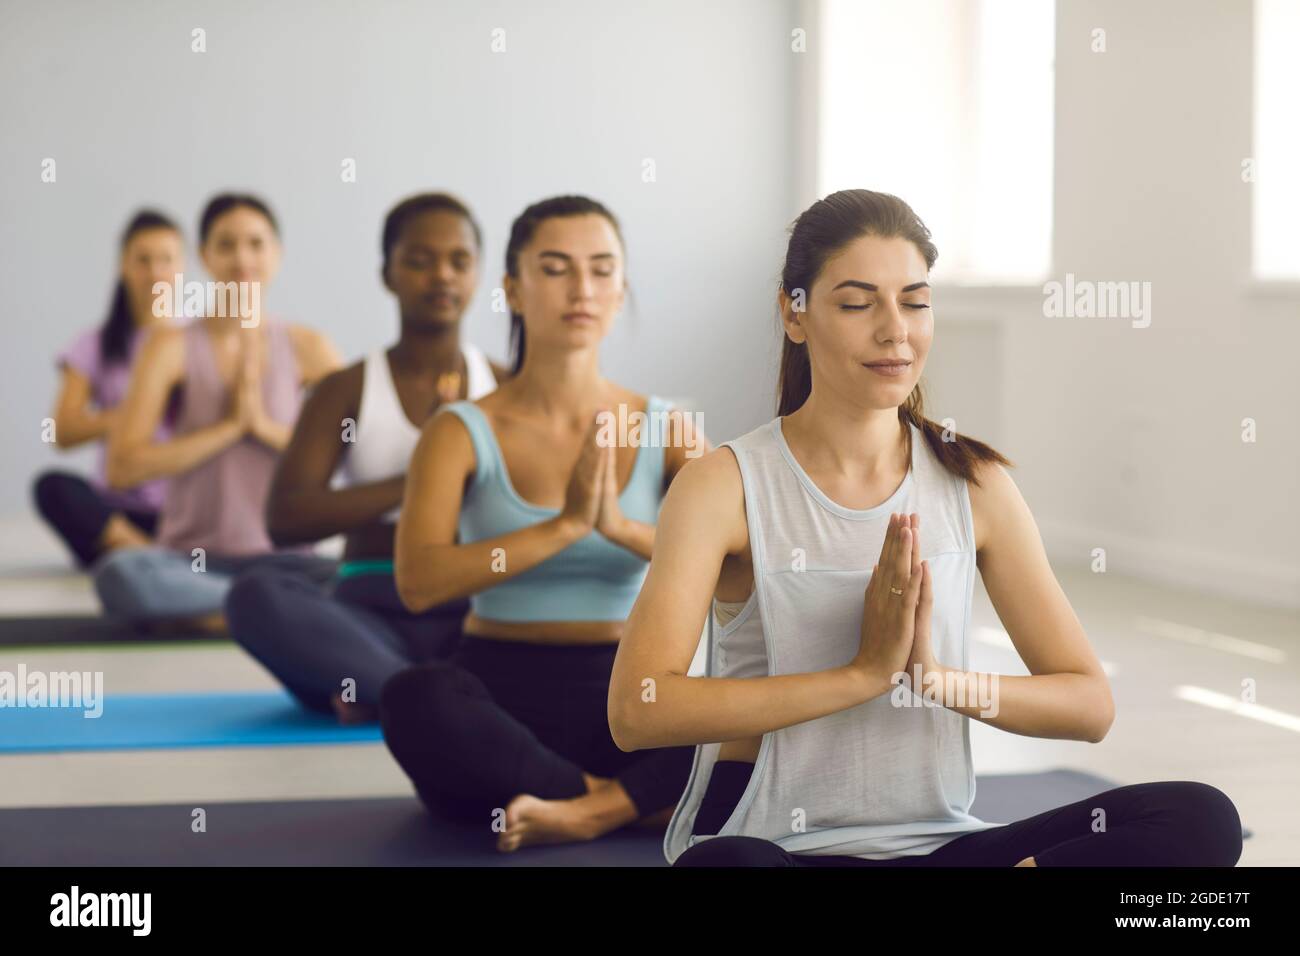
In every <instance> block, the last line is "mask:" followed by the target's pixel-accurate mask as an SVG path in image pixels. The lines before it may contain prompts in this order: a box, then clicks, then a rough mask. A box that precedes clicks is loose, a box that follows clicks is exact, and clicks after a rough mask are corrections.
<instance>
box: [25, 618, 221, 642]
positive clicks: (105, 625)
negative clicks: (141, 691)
mask: <svg viewBox="0 0 1300 956" xmlns="http://www.w3.org/2000/svg"><path fill="white" fill-rule="evenodd" d="M229 640H230V636H229V635H228V634H225V633H220V632H218V633H208V632H195V633H179V634H175V635H171V634H161V633H150V632H146V631H142V630H140V629H139V628H137V627H135V626H133V625H131V624H127V623H125V622H123V621H115V620H113V619H112V618H106V617H87V616H66V617H56V616H51V617H44V616H42V617H0V647H50V646H65V647H66V646H94V647H99V646H102V645H115V644H168V645H170V644H179V645H188V644H192V643H194V642H203V643H205V644H213V643H220V642H223V641H225V642H228V641H229Z"/></svg>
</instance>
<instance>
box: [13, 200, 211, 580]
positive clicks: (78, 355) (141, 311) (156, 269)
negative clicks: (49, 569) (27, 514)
mask: <svg viewBox="0 0 1300 956" xmlns="http://www.w3.org/2000/svg"><path fill="white" fill-rule="evenodd" d="M184 260H185V248H184V242H183V240H182V239H181V232H180V229H179V228H178V227H177V225H176V224H175V223H174V222H172V220H170V219H168V218H167V217H166V216H164V215H162V214H161V213H158V212H154V211H153V210H142V211H141V212H138V213H136V215H135V216H134V217H133V218H132V219H131V222H130V223H129V224H128V225H127V227H126V231H125V232H124V233H123V234H122V241H121V262H120V264H119V266H118V268H119V276H118V280H117V288H116V290H115V291H114V293H113V303H112V306H111V307H110V309H109V314H108V318H107V319H105V321H104V323H103V324H102V325H101V326H100V327H99V328H94V329H87V330H85V331H83V332H81V333H80V334H79V335H78V336H77V337H76V338H75V339H74V340H73V341H72V342H71V343H70V344H69V346H68V347H67V348H66V349H64V350H63V351H62V352H61V353H60V354H59V358H58V364H59V367H60V369H61V370H62V381H61V384H60V388H59V398H58V402H57V405H56V407H55V412H54V440H55V443H56V444H57V445H58V447H59V448H61V449H64V448H76V447H77V446H79V445H83V444H85V443H86V442H96V443H98V444H99V464H98V468H97V474H96V477H95V478H93V479H91V480H87V479H85V478H83V477H81V476H80V475H77V474H73V473H72V472H69V471H63V470H53V471H47V472H44V473H42V474H41V475H40V476H39V477H37V479H36V482H35V485H34V487H33V497H34V498H35V499H36V507H37V510H39V511H40V513H41V516H42V517H44V518H45V520H46V521H47V522H49V524H50V526H51V527H52V528H53V529H54V531H55V532H56V533H57V534H58V535H59V537H61V538H62V539H63V541H64V542H65V543H66V544H67V546H68V548H69V550H71V551H72V553H73V554H74V555H75V556H76V558H77V562H78V563H79V564H80V565H82V566H83V567H86V566H89V565H90V564H92V563H93V562H94V561H95V560H96V559H97V558H98V557H100V556H101V555H102V554H104V553H105V552H108V551H111V550H113V549H114V548H119V547H124V546H130V545H136V546H139V545H145V544H148V543H149V542H150V540H151V538H152V536H153V533H154V527H155V525H156V524H157V523H158V509H159V508H160V507H161V506H162V501H163V493H164V491H165V489H166V482H165V481H163V480H160V479H159V480H154V481H145V482H142V483H141V484H139V485H136V486H134V487H128V488H123V489H121V490H116V489H112V488H110V487H108V483H107V481H106V480H105V477H104V444H103V443H104V440H105V438H106V437H107V435H108V429H109V425H110V424H112V422H113V421H114V419H116V418H117V417H118V415H119V409H118V406H119V405H120V403H121V401H122V398H123V396H124V395H125V394H126V384H127V380H128V379H129V377H130V369H131V363H132V361H133V360H134V358H135V355H136V353H137V352H138V351H139V349H140V345H141V343H142V342H143V341H144V339H145V338H146V337H147V334H148V332H149V330H150V329H152V328H155V327H157V326H160V325H166V324H168V323H170V321H171V318H172V316H171V313H170V310H169V308H160V309H159V310H158V311H159V312H161V313H162V314H161V315H159V314H155V310H154V294H153V287H154V283H156V282H167V283H169V284H170V283H171V281H172V277H173V276H174V275H175V274H176V273H177V272H180V271H181V270H182V269H183V268H184ZM163 304H164V305H165V306H169V305H170V299H168V300H167V302H165V303H163ZM167 437H168V422H167V420H166V416H164V417H163V419H161V420H160V421H159V423H158V429H157V431H156V433H155V435H154V438H155V440H156V441H166V440H167Z"/></svg>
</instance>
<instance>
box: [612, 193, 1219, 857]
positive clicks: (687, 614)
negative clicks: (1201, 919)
mask: <svg viewBox="0 0 1300 956" xmlns="http://www.w3.org/2000/svg"><path fill="white" fill-rule="evenodd" d="M936 256H937V251H936V249H935V246H934V244H933V243H932V242H931V239H930V234H929V231H928V230H927V229H926V228H925V226H924V225H923V224H922V223H921V222H920V220H919V219H918V218H917V216H916V214H915V213H914V212H913V211H912V210H911V209H910V208H909V207H908V206H907V205H906V203H904V202H902V201H901V200H899V199H897V198H896V197H893V196H889V195H886V194H882V193H874V192H869V191H866V190H847V191H844V192H839V193H835V194H833V195H831V196H828V197H827V198H825V199H823V200H820V201H819V202H817V203H815V204H814V205H813V206H812V207H811V208H810V209H808V210H807V211H805V212H804V213H803V214H802V215H801V216H800V217H799V219H798V220H797V221H796V222H795V224H794V227H793V230H792V233H791V237H790V244H789V250H788V253H787V257H786V263H785V267H784V270H783V273H782V281H781V288H780V290H779V293H778V301H779V305H780V310H781V318H782V323H783V326H784V332H785V342H784V354H783V357H782V364H781V375H780V378H781V386H780V391H781V401H780V408H779V412H778V416H779V417H777V418H775V419H773V420H772V421H770V422H767V423H766V424H764V425H761V426H759V427H758V428H756V429H754V430H753V431H751V432H749V433H748V434H746V435H743V436H741V437H740V438H737V439H735V440H733V441H730V442H726V443H724V444H723V446H721V447H720V448H719V449H718V450H717V451H714V452H712V453H711V454H708V455H705V456H703V457H702V458H700V459H698V460H697V461H695V462H692V463H691V464H690V465H688V466H687V467H686V468H685V469H683V471H682V473H681V475H680V476H679V478H678V480H677V481H676V482H675V483H674V484H673V486H672V488H671V489H670V491H669V494H668V496H667V498H666V500H665V502H664V506H663V510H662V512H661V514H660V519H659V529H658V536H657V538H656V541H655V551H654V557H653V559H652V561H651V565H650V569H649V572H648V574H647V577H646V582H645V585H644V587H643V588H642V591H641V594H640V597H639V599H638V600H637V603H636V605H635V606H634V608H633V610H632V612H631V615H630V617H629V619H628V622H627V625H626V629H625V631H624V636H623V639H622V642H621V644H620V647H619V651H618V658H617V661H616V663H615V666H614V671H613V675H612V678H611V683H610V694H609V715H610V728H611V732H612V733H613V735H614V738H615V740H616V741H617V742H618V744H619V746H620V747H622V748H623V749H625V750H639V749H642V748H654V747H669V746H680V745H683V744H694V745H696V752H695V763H694V768H693V770H692V773H691V777H690V781H689V783H688V785H687V788H686V791H685V793H684V794H683V796H682V799H681V801H680V802H679V804H678V806H677V809H676V812H675V813H674V815H673V819H672V821H671V823H670V824H669V829H668V832H667V834H666V837H665V841H664V851H665V855H666V856H667V858H668V860H669V861H670V862H673V863H674V864H675V865H696V866H711V865H720V866H734V865H759V866H796V865H812V864H821V865H990V866H1034V865H1050V866H1058V865H1066V866H1068V865H1133V864H1139V863H1140V864H1142V865H1152V864H1156V865H1160V864H1164V865H1228V866H1230V865H1233V864H1234V863H1235V862H1236V860H1237V857H1238V855H1239V854H1240V850H1241V827H1240V820H1239V819H1238V817H1237V814H1236V810H1235V808H1234V807H1233V805H1232V802H1231V800H1229V799H1228V797H1227V796H1226V795H1225V794H1223V793H1222V792H1221V791H1219V790H1217V789H1215V788H1214V787H1210V786H1208V785H1205V784H1202V783H1195V782H1190V781H1165V782H1158V783H1147V784H1136V785H1132V786H1129V787H1120V788H1117V789H1114V790H1110V791H1107V792H1105V793H1102V794H1098V795H1096V796H1094V797H1090V798H1088V799H1087V800H1085V801H1080V802H1079V803H1077V804H1071V805H1068V806H1064V807H1058V808H1056V809H1054V810H1049V811H1046V812H1045V813H1043V814H1039V815H1037V816H1035V817H1031V818H1029V819H1026V820H1021V821H1018V822H1015V823H1010V824H997V823H990V822H987V821H984V820H980V819H978V818H977V817H975V816H973V815H972V814H971V813H970V808H971V804H972V802H973V800H974V797H975V775H974V772H973V769H972V764H971V753H970V737H969V726H970V725H969V720H970V719H977V720H983V721H985V722H986V723H989V724H992V725H993V726H995V727H998V728H1000V729H1003V730H1007V731H1010V732H1012V733H1016V734H1021V735H1024V736H1037V737H1054V738H1063V739H1073V740H1087V741H1092V742H1099V741H1100V740H1102V739H1103V738H1104V737H1105V735H1106V733H1107V730H1108V729H1109V727H1110V725H1111V721H1112V720H1113V718H1114V704H1113V702H1112V698H1111V693H1110V688H1109V685H1108V682H1107V679H1106V676H1105V674H1104V673H1103V671H1102V668H1101V665H1100V663H1099V661H1098V660H1097V657H1096V655H1095V654H1094V653H1093V651H1092V648H1091V647H1090V645H1089V642H1088V639H1087V635H1086V634H1085V633H1084V631H1083V628H1082V627H1081V626H1080V624H1079V621H1078V619H1077V617H1076V616H1075V614H1074V612H1073V610H1072V609H1071V608H1070V605H1069V602H1068V601H1067V600H1066V598H1065V595H1064V594H1063V593H1062V591H1061V589H1060V587H1059V585H1058V584H1057V582H1056V580H1055V578H1054V576H1053V574H1052V571H1051V567H1050V565H1049V564H1048V561H1047V558H1046V555H1045V553H1044V550H1043V546H1042V542H1041V541H1040V539H1039V537H1038V533H1037V530H1036V528H1035V525H1034V522H1033V518H1032V516H1031V515H1030V513H1029V511H1028V508H1027V507H1026V505H1025V503H1024V501H1023V499H1022V498H1021V497H1020V494H1019V492H1018V491H1017V489H1016V487H1015V485H1014V483H1013V482H1012V481H1011V478H1010V477H1009V476H1008V474H1007V473H1006V471H1005V470H1004V469H1003V468H1002V467H1001V466H1002V465H1004V464H1011V463H1010V462H1009V461H1008V460H1007V459H1006V458H1004V457H1003V456H1001V455H1000V454H998V452H996V451H994V450H993V449H992V448H990V447H988V446H987V445H985V444H983V443H982V442H979V441H976V440H975V439H972V438H969V437H966V436H964V435H958V434H957V433H956V432H955V431H953V430H951V429H944V428H943V427H941V426H940V425H938V424H936V423H934V422H932V421H930V420H928V419H927V418H926V417H925V414H924V411H923V403H922V394H921V389H920V384H919V382H920V376H921V372H922V370H923V369H924V367H925V362H926V358H927V356H928V354H929V351H930V349H931V347H932V344H933V338H934V320H933V317H932V315H931V311H930V287H929V283H928V276H929V271H930V269H931V267H932V266H933V265H934V261H935V258H936ZM724 449H725V450H724ZM977 568H978V570H979V572H980V574H981V575H982V577H983V581H984V584H985V586H986V588H987V590H988V593H989V595H990V597H991V598H992V600H993V603H994V606H995V608H996V610H997V612H998V615H999V617H1000V618H1001V620H1002V621H1003V622H1004V623H1005V624H1006V625H1007V629H1008V631H1009V632H1010V636H1011V638H1012V641H1013V642H1014V643H1015V646H1016V648H1017V649H1018V650H1019V652H1020V654H1021V656H1022V658H1023V659H1024V660H1025V661H1026V662H1027V663H1028V664H1029V667H1030V670H1031V675H1030V676H1024V677H1021V676H1013V677H1001V676H1000V675H990V674H979V673H972V672H970V671H969V670H968V668H969V651H970V647H969V620H970V602H971V595H972V590H973V586H974V576H975V572H976V570H977ZM711 603H712V604H713V606H714V607H713V613H710V604H711ZM706 618H708V621H709V626H708V636H707V641H708V645H707V667H706V676H705V677H704V678H697V677H691V676H687V672H688V669H689V667H690V664H691V660H692V657H693V656H694V654H695V651H696V646H697V644H698V641H699V633H700V624H701V622H702V621H704V620H705V619H706ZM1097 808H1104V809H1105V811H1106V813H1107V819H1108V827H1107V829H1106V832H1103V833H1098V832H1096V831H1095V829H1094V827H1093V823H1094V821H1095V813H1094V811H1095V810H1096V809H1097Z"/></svg>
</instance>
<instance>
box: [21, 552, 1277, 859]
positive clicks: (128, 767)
mask: <svg viewBox="0 0 1300 956" xmlns="http://www.w3.org/2000/svg"><path fill="white" fill-rule="evenodd" d="M24 534H26V535H31V532H30V531H29V530H27V531H24V530H21V529H20V530H19V531H17V532H15V531H13V530H12V529H6V528H4V527H0V539H3V540H5V541H6V543H7V544H8V545H9V547H6V549H5V550H6V553H7V554H11V555H14V554H17V555H21V557H20V558H16V559H9V560H0V614H4V615H19V614H23V615H26V614H40V613H47V614H69V613H76V612H77V611H81V610H84V611H91V610H93V609H94V608H95V600H94V594H93V592H92V591H91V590H90V589H89V587H88V584H87V582H86V581H85V579H84V578H82V577H80V576H76V575H71V574H69V573H67V572H60V571H56V570H53V569H54V568H56V567H57V563H58V561H59V560H60V559H59V556H58V554H57V551H53V550H51V548H50V545H49V543H48V542H39V541H36V542H33V543H31V545H30V547H24V548H15V547H13V545H14V540H15V536H16V537H17V539H18V540H19V541H22V540H23V535H24ZM1058 577H1059V579H1060V581H1061V584H1062V587H1063V588H1064V589H1065V592H1066V594H1067V595H1068V596H1069V598H1070V601H1071V603H1072V605H1073V606H1074V608H1075V611H1076V612H1077V613H1078V615H1079V617H1080V619H1081V620H1082V621H1083V624H1084V627H1085V628H1086V629H1087V632H1088V634H1089V637H1090V638H1091V640H1092V643H1093V646H1094V648H1095V649H1096V651H1097V654H1098V656H1099V657H1100V658H1101V659H1102V661H1103V662H1104V663H1105V665H1106V667H1107V671H1108V673H1109V674H1110V676H1111V683H1112V687H1113V690H1114V694H1115V700H1116V705H1117V708H1118V713H1117V716H1116V720H1115V724H1114V726H1113V727H1112V728H1111V731H1110V734H1109V735H1108V736H1107V737H1106V739H1105V740H1104V741H1102V742H1101V743H1100V744H1084V743H1076V742H1071V741H1056V740H1040V739H1035V738H1027V737H1020V736H1017V735H1014V734H1008V733H1005V732H1003V731H999V730H997V729H994V728H991V727H989V726H987V725H984V724H981V723H979V722H978V721H972V722H971V746H972V750H973V753H974V757H975V764H976V770H977V772H979V773H981V774H985V773H1010V772H1021V771H1027V770H1035V769H1049V768H1054V767H1066V768H1074V769H1080V770H1089V771H1092V772H1094V773H1098V774H1101V775H1104V776H1106V777H1109V778H1111V779H1113V780H1115V781H1117V782H1118V783H1121V784H1123V783H1139V782H1143V781H1151V780H1177V779H1186V780H1200V781H1204V782H1206V783H1210V784H1213V785H1215V786H1217V787H1219V788H1220V789H1222V790H1224V791H1225V792H1226V793H1227V794H1228V795H1229V796H1230V797H1232V799H1233V800H1234V802H1235V803H1236V804H1237V807H1238V810H1239V811H1240V813H1241V816H1242V819H1243V821H1244V822H1245V824H1246V826H1247V827H1248V828H1250V829H1251V830H1252V831H1253V832H1254V836H1253V837H1252V838H1251V839H1250V840H1247V841H1246V845H1245V849H1244V852H1243V854H1242V859H1241V865H1243V866H1250V865H1255V866H1259V865H1266V866H1267V865H1296V864H1298V863H1300V819H1297V808H1300V614H1296V613H1288V612H1280V611H1271V610H1264V609H1260V608H1253V607H1249V606H1245V605H1240V604H1235V603H1232V602H1228V601H1224V600H1220V599H1217V598H1212V597H1206V596H1204V595H1201V594H1195V593H1184V592H1179V591H1175V590H1170V589H1166V588H1160V587H1153V586H1150V585H1146V584H1141V583H1138V582H1134V581H1131V580H1126V579H1124V578H1120V577H1117V576H1115V575H1113V574H1088V573H1073V572H1064V571H1060V570H1058ZM972 627H973V629H974V636H975V640H974V644H973V651H972V661H971V663H972V667H973V668H974V669H976V670H983V671H991V672H997V673H1003V674H1023V673H1027V671H1026V670H1025V669H1024V667H1023V665H1022V664H1021V663H1020V661H1019V658H1018V657H1017V656H1016V654H1015V652H1014V649H1013V648H1012V647H1011V645H1010V641H1009V638H1008V637H1007V636H1006V633H1005V631H1003V630H1002V628H1001V625H1000V623H999V621H998V619H997V615H996V614H995V612H994V611H993V608H992V605H991V604H990V603H989V602H988V599H987V596H986V595H985V594H984V591H983V588H982V587H981V586H980V585H979V584H978V583H977V585H976V605H975V608H974V611H973V615H972ZM20 662H21V663H24V664H25V665H26V667H27V668H28V670H29V671H30V670H82V671H85V670H92V671H94V670H102V671H103V672H104V687H105V691H106V692H108V693H132V692H151V691H152V692H180V691H199V690H212V691H216V690H248V689H258V688H273V687H274V686H275V684H274V682H273V681H271V679H270V678H269V677H268V676H267V675H266V674H265V672H263V671H262V670H261V668H260V667H259V666H258V665H257V664H255V663H253V662H252V661H251V660H249V659H248V658H247V657H246V656H244V655H243V654H242V653H241V652H240V651H239V650H237V649H236V648H234V647H233V646H216V647H205V646H195V647H184V648H170V649H162V650H155V649H124V650H104V651H88V650H84V649H48V650H24V651H22V652H16V651H12V650H5V649H4V648H0V670H14V669H15V668H16V667H17V665H18V664H19V663H20ZM1246 680H1249V681H1253V683H1254V687H1255V688H1256V691H1255V700H1254V702H1253V705H1244V704H1242V703H1241V698H1242V692H1241V689H1242V683H1243V681H1246ZM3 719H4V718H3V712H2V711H0V720H3ZM0 780H2V781H4V783H3V786H0V806H44V805H94V804H108V803H166V802H185V803H188V802H193V803H194V805H195V806H202V805H203V802H204V801H218V800H237V799H246V800H266V799H277V798H286V799H290V798H292V799H321V798H330V797H357V796H390V795H402V794H410V793H411V792H412V791H411V788H410V785H409V783H408V782H407V780H406V777H405V776H404V775H403V774H402V773H401V771H400V770H399V769H398V768H397V765H396V764H395V763H394V762H393V761H392V759H391V758H390V757H389V756H388V753H387V751H386V750H385V748H384V747H383V745H382V744H362V745H330V746H310V747H268V748H231V749H195V750H177V751H137V752H124V753H86V754H38V755H22V756H4V755H0Z"/></svg>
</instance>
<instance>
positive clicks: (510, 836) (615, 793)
mask: <svg viewBox="0 0 1300 956" xmlns="http://www.w3.org/2000/svg"><path fill="white" fill-rule="evenodd" d="M583 779H584V781H585V782H586V783H587V786H588V791H587V793H586V794H584V795H583V796H581V797H573V798H570V799H567V800H543V799H541V798H540V797H534V796H533V795H532V794H529V793H521V794H520V795H519V796H517V797H515V798H514V799H513V800H511V801H510V803H509V804H508V805H507V806H506V826H505V829H504V830H503V831H502V832H501V833H500V834H499V835H498V836H497V849H498V850H500V851H501V852H502V853H513V852H514V851H515V850H518V849H519V848H520V847H525V846H534V845H540V844H545V843H577V842H581V841H585V840H594V839H596V837H598V836H602V835H604V834H606V833H608V832H609V831H610V830H615V829H617V828H618V827H621V826H626V825H627V824H629V823H631V822H632V821H634V820H635V819H636V806H635V805H634V804H633V803H632V800H631V798H629V797H628V795H627V793H626V791H624V789H623V788H622V786H620V785H619V784H618V783H617V782H616V781H613V780H604V779H602V778H599V777H591V776H590V775H589V774H583Z"/></svg>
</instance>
